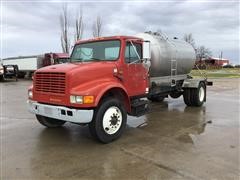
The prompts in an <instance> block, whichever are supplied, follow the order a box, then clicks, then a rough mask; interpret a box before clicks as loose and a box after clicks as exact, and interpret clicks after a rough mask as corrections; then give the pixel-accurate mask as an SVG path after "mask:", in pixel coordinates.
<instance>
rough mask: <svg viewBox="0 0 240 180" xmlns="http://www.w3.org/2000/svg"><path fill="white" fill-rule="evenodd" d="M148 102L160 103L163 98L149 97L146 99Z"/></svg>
mask: <svg viewBox="0 0 240 180" xmlns="http://www.w3.org/2000/svg"><path fill="white" fill-rule="evenodd" d="M148 100H150V101H152V102H162V101H163V100H164V97H163V96H157V95H156V96H150V97H148Z"/></svg>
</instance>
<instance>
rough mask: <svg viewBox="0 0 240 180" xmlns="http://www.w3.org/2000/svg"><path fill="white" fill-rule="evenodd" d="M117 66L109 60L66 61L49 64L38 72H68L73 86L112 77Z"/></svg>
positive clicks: (69, 83)
mask: <svg viewBox="0 0 240 180" xmlns="http://www.w3.org/2000/svg"><path fill="white" fill-rule="evenodd" d="M115 67H117V66H116V64H115V62H109V61H103V62H82V63H66V64H57V65H52V66H47V67H44V68H41V69H39V70H37V72H62V73H66V76H67V84H68V86H71V87H72V88H73V87H76V86H77V85H80V84H82V83H85V82H89V81H94V80H96V79H100V78H109V77H112V75H113V69H114V68H115Z"/></svg>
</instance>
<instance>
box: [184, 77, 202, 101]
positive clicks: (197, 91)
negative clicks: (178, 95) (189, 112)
mask: <svg viewBox="0 0 240 180" xmlns="http://www.w3.org/2000/svg"><path fill="white" fill-rule="evenodd" d="M183 99H184V102H185V104H186V105H187V106H202V105H203V103H204V101H205V99H206V86H205V84H204V83H203V82H200V83H199V85H198V88H187V89H184V92H183Z"/></svg>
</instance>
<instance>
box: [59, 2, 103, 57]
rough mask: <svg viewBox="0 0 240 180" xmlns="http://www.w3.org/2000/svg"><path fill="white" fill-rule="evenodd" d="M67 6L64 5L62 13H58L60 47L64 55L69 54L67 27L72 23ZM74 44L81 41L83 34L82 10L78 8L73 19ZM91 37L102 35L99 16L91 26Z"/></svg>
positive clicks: (69, 44)
mask: <svg viewBox="0 0 240 180" xmlns="http://www.w3.org/2000/svg"><path fill="white" fill-rule="evenodd" d="M70 18H71V19H72V17H70V14H69V10H68V6H67V5H66V4H65V5H63V7H62V11H61V13H60V16H59V19H60V29H61V47H62V51H63V52H64V53H69V51H70V47H71V37H70V32H69V27H70V25H71V23H72V21H70ZM74 23H75V25H74V42H76V41H77V40H80V39H82V35H83V32H84V21H83V10H82V8H79V9H78V10H77V11H76V14H75V19H74ZM92 35H93V37H100V36H101V35H102V18H101V16H100V15H98V16H97V17H96V20H95V21H94V22H93V24H92Z"/></svg>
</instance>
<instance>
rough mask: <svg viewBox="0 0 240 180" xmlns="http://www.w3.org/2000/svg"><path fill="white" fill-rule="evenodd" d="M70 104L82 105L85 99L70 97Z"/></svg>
mask: <svg viewBox="0 0 240 180" xmlns="http://www.w3.org/2000/svg"><path fill="white" fill-rule="evenodd" d="M70 103H72V104H74V103H77V104H82V103H83V98H82V96H74V95H71V96H70Z"/></svg>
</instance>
